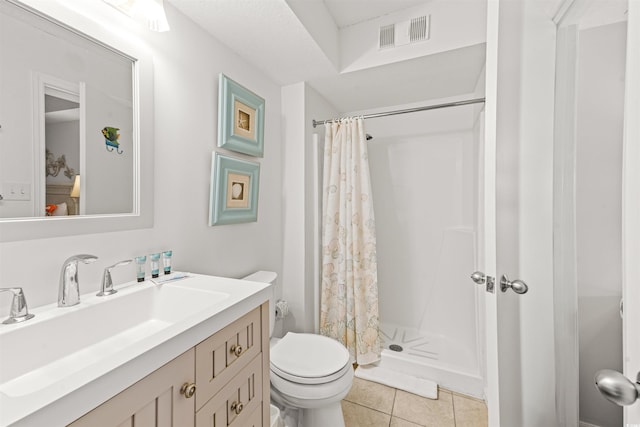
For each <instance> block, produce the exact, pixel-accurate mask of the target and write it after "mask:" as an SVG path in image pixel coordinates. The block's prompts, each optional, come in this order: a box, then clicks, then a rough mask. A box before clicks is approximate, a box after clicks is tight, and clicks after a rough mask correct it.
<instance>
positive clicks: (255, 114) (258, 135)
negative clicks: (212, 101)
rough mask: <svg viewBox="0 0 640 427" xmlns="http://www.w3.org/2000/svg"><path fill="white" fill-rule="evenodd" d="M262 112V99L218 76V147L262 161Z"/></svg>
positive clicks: (222, 75) (263, 102) (221, 75)
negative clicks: (259, 158) (260, 158)
mask: <svg viewBox="0 0 640 427" xmlns="http://www.w3.org/2000/svg"><path fill="white" fill-rule="evenodd" d="M264 109H265V100H264V98H261V97H260V96H258V95H256V94H255V93H253V92H251V91H250V90H249V89H247V88H245V87H244V86H242V85H240V84H239V83H237V82H235V81H233V80H231V79H230V78H229V77H227V76H225V75H224V74H222V73H221V74H220V81H219V93H218V147H221V148H225V149H227V150H232V151H237V152H239V153H244V154H248V155H250V156H254V157H263V156H264Z"/></svg>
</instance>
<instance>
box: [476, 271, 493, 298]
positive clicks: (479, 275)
mask: <svg viewBox="0 0 640 427" xmlns="http://www.w3.org/2000/svg"><path fill="white" fill-rule="evenodd" d="M471 280H473V281H474V282H475V283H477V284H478V285H484V284H485V283H486V284H487V286H486V290H487V292H490V293H493V289H494V285H495V282H496V279H495V278H494V277H491V276H485V274H484V273H483V272H482V271H474V272H473V273H472V274H471Z"/></svg>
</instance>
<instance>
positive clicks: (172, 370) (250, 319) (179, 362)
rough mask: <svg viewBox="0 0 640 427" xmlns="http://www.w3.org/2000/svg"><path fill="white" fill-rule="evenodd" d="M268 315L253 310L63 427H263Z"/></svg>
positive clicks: (262, 310) (266, 418)
mask: <svg viewBox="0 0 640 427" xmlns="http://www.w3.org/2000/svg"><path fill="white" fill-rule="evenodd" d="M268 309H269V307H268V302H266V303H264V304H262V305H261V306H259V307H256V308H255V309H253V310H251V311H250V312H249V313H247V314H245V315H244V316H242V317H241V318H239V319H237V320H235V321H234V322H232V323H231V324H229V325H227V326H226V327H224V328H223V329H221V330H220V331H218V332H216V333H215V334H213V335H212V336H211V337H209V338H207V339H205V340H204V341H202V342H201V343H199V344H197V345H196V346H195V347H193V348H191V349H189V350H187V351H186V352H184V353H183V354H181V355H180V356H178V357H177V358H175V359H173V360H172V361H171V362H169V363H167V364H166V365H164V366H162V367H161V368H159V369H158V370H156V371H154V372H153V373H151V374H149V375H148V376H146V377H145V378H143V379H141V380H140V381H138V382H137V383H135V384H134V385H132V386H131V387H129V388H127V389H126V390H124V391H122V392H121V393H119V394H117V395H116V396H114V397H112V398H111V399H109V400H108V401H106V402H105V403H103V404H102V405H100V406H98V407H97V408H95V409H93V410H92V411H90V412H88V413H87V414H85V415H84V416H83V417H81V418H79V419H78V420H76V421H74V422H73V423H71V424H70V425H69V426H71V427H96V426H100V427H125V426H126V427H133V426H135V427H143V426H157V427H169V426H172V427H191V426H195V427H204V426H207V427H221V426H234V427H267V426H268V425H269V421H270V419H269V418H270V416H269V402H270V400H269V311H268ZM194 383H195V394H194V395H192V396H189V394H190V393H189V386H190V385H192V384H194Z"/></svg>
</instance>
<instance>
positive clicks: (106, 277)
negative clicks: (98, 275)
mask: <svg viewBox="0 0 640 427" xmlns="http://www.w3.org/2000/svg"><path fill="white" fill-rule="evenodd" d="M131 261H133V260H132V259H127V260H124V261H120V262H117V263H115V264H113V265H111V266H109V267H107V268H105V269H104V274H103V275H102V287H101V288H100V292H98V293H97V294H96V295H97V296H99V297H105V296H107V295H113V294H115V293H116V292H118V291H116V290H115V289H113V281H112V280H111V269H112V268H114V267H119V266H121V265H127V264H130V263H131Z"/></svg>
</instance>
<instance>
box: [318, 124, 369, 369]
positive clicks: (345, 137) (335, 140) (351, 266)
mask: <svg viewBox="0 0 640 427" xmlns="http://www.w3.org/2000/svg"><path fill="white" fill-rule="evenodd" d="M366 144H367V142H366V139H365V132H364V120H363V119H362V118H353V119H343V120H341V121H339V122H333V123H327V124H325V152H324V170H323V177H324V178H323V204H322V297H321V307H320V333H321V334H323V335H326V336H328V337H332V338H335V339H337V340H338V341H340V342H342V343H343V344H344V345H345V346H346V347H347V349H348V350H349V353H350V354H351V357H352V358H353V360H355V362H356V363H358V364H359V365H366V364H369V363H373V362H376V361H378V360H380V351H381V342H380V335H379V332H378V323H379V318H378V273H377V261H376V236H375V220H374V215H373V200H372V197H371V182H370V179H369V164H368V159H367V145H366Z"/></svg>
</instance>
